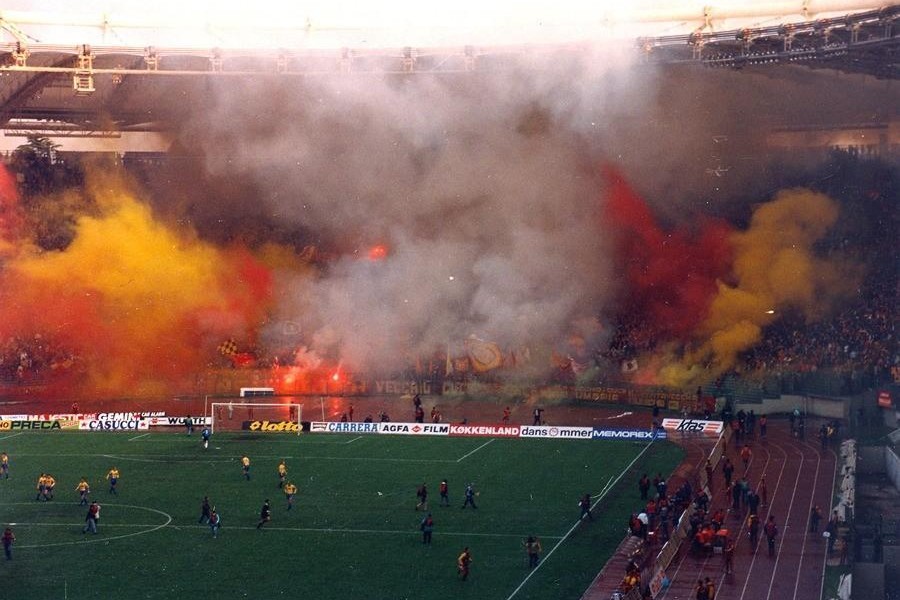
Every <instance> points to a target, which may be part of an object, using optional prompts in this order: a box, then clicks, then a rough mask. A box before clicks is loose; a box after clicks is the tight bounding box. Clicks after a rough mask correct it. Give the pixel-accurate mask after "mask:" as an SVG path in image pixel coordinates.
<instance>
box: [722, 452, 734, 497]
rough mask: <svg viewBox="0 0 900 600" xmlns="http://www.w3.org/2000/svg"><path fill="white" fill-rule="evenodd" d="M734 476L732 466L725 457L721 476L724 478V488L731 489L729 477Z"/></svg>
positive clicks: (729, 460)
mask: <svg viewBox="0 0 900 600" xmlns="http://www.w3.org/2000/svg"><path fill="white" fill-rule="evenodd" d="M733 474H734V464H732V462H731V459H730V458H728V457H727V456H726V457H725V462H723V463H722V475H724V476H725V488H726V489H727V488H730V487H731V477H732V475H733Z"/></svg>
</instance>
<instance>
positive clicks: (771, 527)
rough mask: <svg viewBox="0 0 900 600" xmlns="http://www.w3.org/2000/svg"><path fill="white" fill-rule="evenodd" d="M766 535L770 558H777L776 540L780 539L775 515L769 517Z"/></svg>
mask: <svg viewBox="0 0 900 600" xmlns="http://www.w3.org/2000/svg"><path fill="white" fill-rule="evenodd" d="M765 534H766V541H767V542H768V543H769V556H775V538H777V537H778V525H776V524H775V515H769V521H768V522H767V523H766V527H765Z"/></svg>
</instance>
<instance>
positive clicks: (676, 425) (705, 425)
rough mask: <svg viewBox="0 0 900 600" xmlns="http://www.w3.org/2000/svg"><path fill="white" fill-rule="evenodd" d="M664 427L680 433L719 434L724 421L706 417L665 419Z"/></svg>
mask: <svg viewBox="0 0 900 600" xmlns="http://www.w3.org/2000/svg"><path fill="white" fill-rule="evenodd" d="M662 424H663V429H666V430H667V431H672V432H678V433H705V434H707V435H719V434H720V433H722V428H723V426H724V424H723V423H722V421H707V420H705V419H663V423H662Z"/></svg>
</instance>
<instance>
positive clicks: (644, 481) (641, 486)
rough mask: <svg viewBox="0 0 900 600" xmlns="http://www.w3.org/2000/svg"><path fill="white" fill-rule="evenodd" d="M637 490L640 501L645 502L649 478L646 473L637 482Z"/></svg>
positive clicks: (648, 488)
mask: <svg viewBox="0 0 900 600" xmlns="http://www.w3.org/2000/svg"><path fill="white" fill-rule="evenodd" d="M638 490H640V492H641V500H646V499H647V493H648V492H649V491H650V478H649V477H647V474H646V473H644V474H643V476H641V478H640V479H639V480H638Z"/></svg>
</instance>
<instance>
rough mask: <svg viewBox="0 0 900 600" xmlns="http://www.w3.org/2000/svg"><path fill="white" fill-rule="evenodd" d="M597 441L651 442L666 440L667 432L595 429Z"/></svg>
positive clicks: (662, 430) (661, 430)
mask: <svg viewBox="0 0 900 600" xmlns="http://www.w3.org/2000/svg"><path fill="white" fill-rule="evenodd" d="M594 439H595V440H637V441H640V442H649V441H650V440H654V439H656V440H664V439H666V431H665V430H664V429H660V430H658V431H656V432H654V431H653V430H652V429H616V428H608V427H594Z"/></svg>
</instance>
